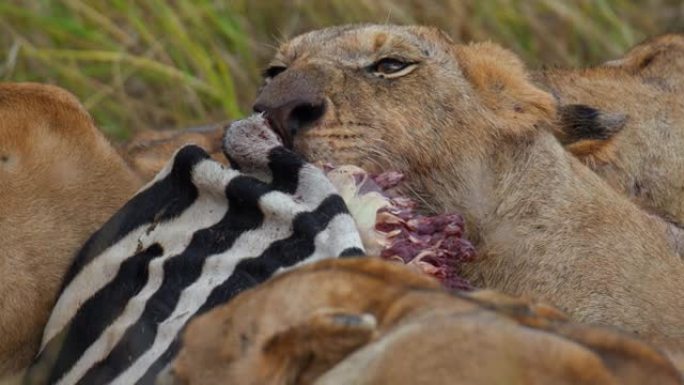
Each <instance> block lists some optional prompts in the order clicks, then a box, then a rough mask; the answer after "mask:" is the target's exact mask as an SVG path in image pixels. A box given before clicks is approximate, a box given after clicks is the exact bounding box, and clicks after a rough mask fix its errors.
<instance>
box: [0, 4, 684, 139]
mask: <svg viewBox="0 0 684 385" xmlns="http://www.w3.org/2000/svg"><path fill="white" fill-rule="evenodd" d="M683 13H684V9H683V8H682V6H681V5H680V1H672V0H644V1H628V0H595V1H588V0H587V1H585V0H527V1H526V0H489V1H488V0H443V1H440V0H396V1H389V0H329V1H314V0H311V1H305V0H275V1H267V0H264V1H259V0H226V1H216V0H213V1H212V0H175V1H166V0H138V1H132V0H54V1H49V0H3V1H0V79H2V80H6V81H39V82H47V83H53V84H57V85H60V86H62V87H64V88H67V89H69V90H70V91H72V92H74V93H75V94H76V95H77V96H78V97H79V98H80V99H81V100H82V101H83V103H84V104H85V105H86V107H87V108H88V109H89V110H90V111H91V113H92V114H93V115H94V117H95V119H96V121H97V122H98V125H99V126H100V127H101V128H102V129H103V130H104V131H105V132H106V133H108V134H109V135H110V136H112V137H114V138H125V137H127V136H129V135H130V134H131V133H132V132H134V131H135V130H140V129H149V128H169V127H185V126H190V125H196V124H202V123H207V122H213V121H222V120H225V119H231V118H237V117H240V116H242V115H244V114H245V113H247V112H248V111H249V106H250V102H251V100H252V99H253V98H254V94H255V90H256V87H257V86H258V83H259V73H260V70H261V69H262V67H263V66H264V64H265V62H266V60H267V59H268V57H269V56H270V54H271V53H272V52H273V50H274V47H275V46H276V45H277V44H278V41H280V40H282V39H285V38H287V37H291V36H293V35H295V34H297V33H300V32H303V31H306V30H309V29H312V28H319V27H324V26H329V25H334V24H340V23H350V22H377V23H386V22H391V23H399V24H408V23H420V24H432V25H437V26H439V27H441V28H443V29H445V30H446V31H447V32H449V33H450V34H451V35H452V36H453V37H454V38H455V39H457V40H460V41H469V40H485V39H487V40H493V41H496V42H499V43H501V44H503V45H505V46H506V47H509V48H511V49H513V50H514V51H516V52H517V53H518V54H520V55H521V56H522V57H523V58H524V59H525V60H526V61H527V62H528V63H530V65H531V66H539V65H541V64H542V63H544V64H547V65H563V66H577V65H586V64H591V63H596V62H599V61H602V60H606V59H610V58H614V57H616V56H618V55H619V54H620V53H622V52H623V51H624V50H625V49H626V48H628V47H629V46H631V45H633V44H635V43H637V42H638V41H640V40H642V39H643V38H645V37H647V36H650V35H654V34H657V33H662V32H665V31H681V30H684V22H682V20H684V17H682V16H683Z"/></svg>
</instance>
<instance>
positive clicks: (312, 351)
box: [262, 309, 377, 383]
mask: <svg viewBox="0 0 684 385" xmlns="http://www.w3.org/2000/svg"><path fill="white" fill-rule="evenodd" d="M376 327H377V321H376V319H375V317H374V316H373V315H371V314H368V313H352V312H348V311H344V310H337V309H323V310H319V311H317V312H315V313H313V314H312V315H311V316H310V317H309V318H308V319H306V320H304V321H303V322H301V323H299V324H296V325H294V326H291V327H289V328H287V329H285V330H284V331H281V332H279V333H276V334H275V335H273V336H272V337H270V338H269V339H268V340H267V341H266V343H265V344H264V346H263V349H262V352H263V354H264V358H265V359H266V361H267V362H268V364H269V366H271V367H272V368H276V367H277V368H280V371H281V376H280V377H281V378H283V379H288V380H292V381H295V382H296V383H299V382H306V381H304V380H305V379H306V378H316V376H318V375H320V374H321V373H323V372H324V371H326V370H328V369H330V368H331V367H332V366H333V365H335V364H336V363H338V362H339V361H341V360H342V359H344V358H345V357H346V356H347V355H349V354H350V353H351V352H352V351H354V350H356V349H357V348H359V347H361V346H363V345H365V344H366V343H368V342H369V341H370V340H371V339H372V338H373V335H374V334H375V330H376Z"/></svg>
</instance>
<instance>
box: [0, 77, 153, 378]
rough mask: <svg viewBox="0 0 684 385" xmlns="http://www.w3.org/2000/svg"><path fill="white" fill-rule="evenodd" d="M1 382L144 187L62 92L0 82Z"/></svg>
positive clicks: (29, 353)
mask: <svg viewBox="0 0 684 385" xmlns="http://www.w3.org/2000/svg"><path fill="white" fill-rule="evenodd" d="M0 186H2V188H1V189H0V201H1V202H2V206H1V207H0V239H1V241H0V244H2V257H1V259H0V277H2V279H0V293H2V295H0V309H2V311H0V377H2V376H3V375H5V374H9V373H12V372H16V371H17V370H21V369H23V368H24V367H26V366H27V365H28V364H29V363H30V362H31V360H32V359H33V357H34V355H35V353H36V351H37V349H38V344H39V343H40V338H41V334H42V329H43V327H44V325H45V322H47V318H48V316H49V313H50V310H51V307H52V305H53V303H54V301H55V299H56V295H57V292H58V290H59V286H60V284H61V282H62V278H63V275H64V273H65V272H66V270H67V268H68V266H69V264H70V263H71V260H72V258H73V256H74V253H75V252H76V251H77V250H78V248H79V247H80V246H81V244H82V243H83V242H84V241H85V240H86V239H87V237H88V236H89V235H90V234H91V233H92V232H93V231H95V230H96V229H97V228H98V227H99V226H100V225H101V224H102V223H104V221H105V220H107V219H108V218H109V216H110V215H111V214H112V213H113V212H114V211H115V210H116V209H117V208H119V206H120V205H122V204H123V203H124V202H125V201H126V200H127V199H128V198H129V197H130V196H131V195H132V194H133V193H134V192H135V190H136V189H137V188H138V187H139V186H140V182H139V180H138V178H137V177H136V176H135V175H134V174H133V173H132V172H131V171H129V170H128V168H127V167H126V166H125V164H124V163H123V161H122V159H121V158H120V157H119V156H118V155H117V153H116V152H115V150H114V149H113V148H112V147H111V146H110V145H109V143H108V142H107V140H106V139H105V138H104V136H103V135H102V134H101V133H100V132H99V131H98V130H97V129H96V128H95V126H94V125H93V122H92V119H91V118H90V116H89V115H88V114H87V112H86V111H85V109H84V108H83V107H82V106H81V104H80V103H79V102H78V101H77V100H76V98H75V97H74V96H72V95H71V94H69V93H68V92H66V91H64V90H62V89H59V88H57V87H53V86H47V85H39V84H30V83H18V84H10V83H6V84H2V85H0Z"/></svg>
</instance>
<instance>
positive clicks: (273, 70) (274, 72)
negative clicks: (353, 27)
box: [261, 66, 287, 81]
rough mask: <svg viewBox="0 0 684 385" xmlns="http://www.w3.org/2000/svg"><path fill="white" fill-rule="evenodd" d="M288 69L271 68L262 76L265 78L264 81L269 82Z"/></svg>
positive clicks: (283, 67) (280, 67)
mask: <svg viewBox="0 0 684 385" xmlns="http://www.w3.org/2000/svg"><path fill="white" fill-rule="evenodd" d="M286 69H287V67H285V66H270V67H268V68H267V69H266V70H265V71H264V72H263V73H262V74H261V75H262V76H263V78H264V80H266V81H269V80H271V79H273V78H274V77H276V76H278V74H280V73H281V72H283V71H285V70H286Z"/></svg>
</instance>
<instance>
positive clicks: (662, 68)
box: [535, 35, 684, 227]
mask: <svg viewBox="0 0 684 385" xmlns="http://www.w3.org/2000/svg"><path fill="white" fill-rule="evenodd" d="M535 78H536V80H537V82H538V84H540V86H541V87H543V88H545V89H547V90H548V91H549V92H551V93H552V94H553V95H555V96H556V97H557V99H558V102H559V104H560V105H573V104H582V105H588V106H591V107H594V108H597V109H598V110H600V111H601V113H602V114H604V115H606V114H608V115H612V116H614V117H620V116H621V117H623V119H622V120H620V119H614V122H615V123H617V124H619V125H620V127H616V129H615V130H614V132H611V133H609V135H607V137H606V138H604V139H600V140H598V139H591V138H589V139H587V140H577V141H575V142H573V143H568V144H567V148H568V150H570V151H571V152H572V153H573V154H575V155H576V156H578V157H579V158H580V159H581V160H582V161H583V162H584V163H585V164H587V165H588V166H589V167H590V168H591V169H592V170H593V171H594V172H596V173H597V174H599V175H600V176H601V177H602V178H603V179H604V180H606V181H607V182H608V183H609V184H610V185H611V187H613V188H614V189H616V190H617V191H619V192H620V193H622V194H624V195H626V196H628V197H630V199H632V200H633V201H634V202H635V203H637V204H638V205H639V206H641V207H643V208H644V209H646V210H647V211H648V212H651V213H653V214H656V215H659V216H661V217H663V218H665V219H667V220H668V221H670V222H672V223H673V224H674V225H676V226H677V227H683V226H684V155H682V149H683V148H684V36H682V35H664V36H660V37H658V38H654V39H650V40H648V41H646V42H644V43H642V44H640V45H638V46H636V47H634V48H633V49H632V50H630V51H629V52H628V53H627V54H626V55H625V56H624V57H623V58H621V59H618V60H614V61H611V62H608V63H606V64H604V65H601V66H598V67H593V68H588V69H583V70H573V69H569V70H561V69H555V70H547V71H543V72H540V73H537V74H536V76H535ZM609 125H610V123H609Z"/></svg>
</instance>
